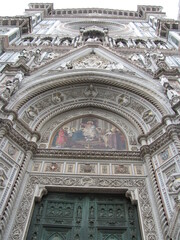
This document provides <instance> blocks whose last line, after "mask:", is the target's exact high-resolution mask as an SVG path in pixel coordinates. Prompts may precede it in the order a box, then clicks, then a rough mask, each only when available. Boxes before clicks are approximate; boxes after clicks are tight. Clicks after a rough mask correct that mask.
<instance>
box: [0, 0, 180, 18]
mask: <svg viewBox="0 0 180 240" xmlns="http://www.w3.org/2000/svg"><path fill="white" fill-rule="evenodd" d="M30 2H38V3H40V2H42V3H43V2H53V3H54V9H61V8H91V7H94V8H110V9H119V10H133V11H136V10H137V5H158V6H163V11H164V12H166V15H167V17H168V18H174V19H177V15H178V2H179V0H54V1H51V0H48V1H46V0H35V1H33V0H1V4H0V16H15V15H22V14H23V13H24V11H25V9H26V8H28V3H30Z"/></svg>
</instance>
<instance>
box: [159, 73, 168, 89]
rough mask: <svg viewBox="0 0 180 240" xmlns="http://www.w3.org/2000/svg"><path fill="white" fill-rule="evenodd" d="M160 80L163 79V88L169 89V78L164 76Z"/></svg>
mask: <svg viewBox="0 0 180 240" xmlns="http://www.w3.org/2000/svg"><path fill="white" fill-rule="evenodd" d="M160 79H161V85H162V86H163V87H165V88H167V87H168V86H169V81H168V79H167V77H165V76H164V75H162V76H161V77H160Z"/></svg>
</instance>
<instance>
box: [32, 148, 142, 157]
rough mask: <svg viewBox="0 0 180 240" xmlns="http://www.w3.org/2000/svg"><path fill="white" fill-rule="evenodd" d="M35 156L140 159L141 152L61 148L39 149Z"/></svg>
mask: <svg viewBox="0 0 180 240" xmlns="http://www.w3.org/2000/svg"><path fill="white" fill-rule="evenodd" d="M35 157H51V158H52V157H53V158H57V157H58V158H67V159H68V158H76V159H83V158H85V159H87V158H88V159H95V158H96V159H119V160H120V159H123V160H125V159H127V160H140V159H141V158H140V153H139V152H134V151H99V150H98V151H96V150H60V149H38V150H37V152H36V155H35Z"/></svg>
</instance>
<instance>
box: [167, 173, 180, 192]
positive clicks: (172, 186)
mask: <svg viewBox="0 0 180 240" xmlns="http://www.w3.org/2000/svg"><path fill="white" fill-rule="evenodd" d="M167 185H168V190H169V192H170V193H173V194H178V193H179V192H180V174H176V173H174V174H172V175H171V176H170V178H169V180H168V182H167Z"/></svg>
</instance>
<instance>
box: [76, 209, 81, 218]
mask: <svg viewBox="0 0 180 240" xmlns="http://www.w3.org/2000/svg"><path fill="white" fill-rule="evenodd" d="M81 215H82V208H81V207H80V206H78V208H77V217H79V218H80V217H81Z"/></svg>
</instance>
